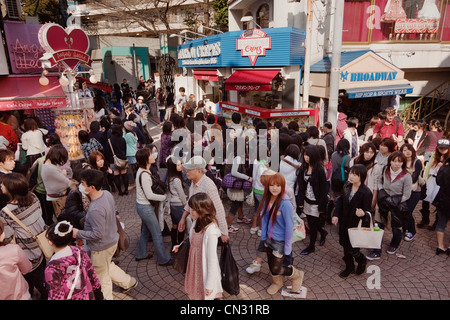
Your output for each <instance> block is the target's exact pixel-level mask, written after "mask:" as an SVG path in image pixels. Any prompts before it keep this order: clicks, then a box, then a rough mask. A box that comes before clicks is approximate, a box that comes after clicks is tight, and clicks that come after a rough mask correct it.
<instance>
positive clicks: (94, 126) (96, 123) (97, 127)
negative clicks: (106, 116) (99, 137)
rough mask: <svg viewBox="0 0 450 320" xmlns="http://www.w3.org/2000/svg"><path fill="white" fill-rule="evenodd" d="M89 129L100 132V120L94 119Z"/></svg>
mask: <svg viewBox="0 0 450 320" xmlns="http://www.w3.org/2000/svg"><path fill="white" fill-rule="evenodd" d="M89 131H90V132H98V131H100V122H99V121H92V122H91V124H90V125H89Z"/></svg>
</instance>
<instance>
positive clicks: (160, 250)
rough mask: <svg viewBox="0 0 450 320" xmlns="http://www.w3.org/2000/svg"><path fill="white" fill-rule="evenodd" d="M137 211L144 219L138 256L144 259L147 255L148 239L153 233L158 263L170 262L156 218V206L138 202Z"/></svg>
mask: <svg viewBox="0 0 450 320" xmlns="http://www.w3.org/2000/svg"><path fill="white" fill-rule="evenodd" d="M136 211H137V213H138V215H139V217H141V220H142V230H141V236H140V237H139V241H138V246H137V252H136V258H137V259H142V258H145V257H147V255H148V253H147V245H148V239H149V235H150V234H151V236H152V240H153V246H154V247H155V254H156V257H157V260H158V264H164V263H166V262H168V261H169V260H170V255H168V254H167V252H166V251H165V248H164V242H163V237H162V233H161V228H160V227H159V222H158V219H157V218H156V214H155V208H154V207H153V206H152V205H150V204H140V203H136Z"/></svg>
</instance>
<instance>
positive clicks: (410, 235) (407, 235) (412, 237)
mask: <svg viewBox="0 0 450 320" xmlns="http://www.w3.org/2000/svg"><path fill="white" fill-rule="evenodd" d="M415 236H416V234H415V233H414V234H412V233H411V232H407V233H406V234H405V237H404V238H403V239H404V240H405V241H412V240H413V239H414V237H415Z"/></svg>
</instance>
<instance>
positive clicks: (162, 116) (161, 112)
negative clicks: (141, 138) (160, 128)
mask: <svg viewBox="0 0 450 320" xmlns="http://www.w3.org/2000/svg"><path fill="white" fill-rule="evenodd" d="M165 116H166V109H161V110H159V122H161V123H163V122H164V117H165Z"/></svg>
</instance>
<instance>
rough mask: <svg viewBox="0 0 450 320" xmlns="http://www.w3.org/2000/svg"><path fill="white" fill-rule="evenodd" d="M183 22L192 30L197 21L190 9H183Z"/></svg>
mask: <svg viewBox="0 0 450 320" xmlns="http://www.w3.org/2000/svg"><path fill="white" fill-rule="evenodd" d="M183 22H184V24H185V25H187V26H188V28H189V29H190V30H194V29H195V26H196V24H197V22H198V19H197V17H196V16H195V14H194V12H192V10H191V9H186V10H183Z"/></svg>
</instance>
